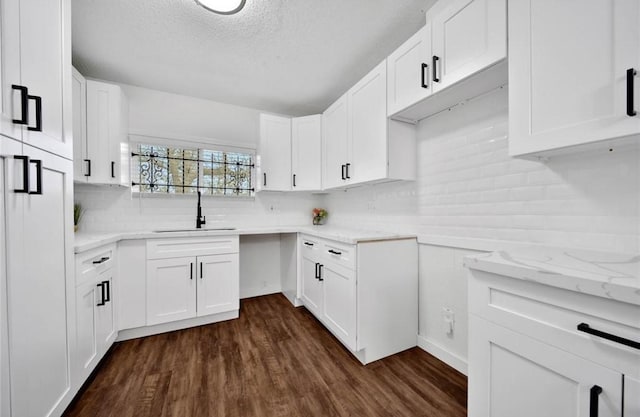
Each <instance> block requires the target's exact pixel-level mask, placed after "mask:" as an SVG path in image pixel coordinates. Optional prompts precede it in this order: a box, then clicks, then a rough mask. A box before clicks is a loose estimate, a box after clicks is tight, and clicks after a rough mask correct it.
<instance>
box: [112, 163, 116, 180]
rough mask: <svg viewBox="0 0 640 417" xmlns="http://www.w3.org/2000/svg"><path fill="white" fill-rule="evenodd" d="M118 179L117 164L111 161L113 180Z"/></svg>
mask: <svg viewBox="0 0 640 417" xmlns="http://www.w3.org/2000/svg"><path fill="white" fill-rule="evenodd" d="M115 177H116V163H115V162H114V161H111V178H115Z"/></svg>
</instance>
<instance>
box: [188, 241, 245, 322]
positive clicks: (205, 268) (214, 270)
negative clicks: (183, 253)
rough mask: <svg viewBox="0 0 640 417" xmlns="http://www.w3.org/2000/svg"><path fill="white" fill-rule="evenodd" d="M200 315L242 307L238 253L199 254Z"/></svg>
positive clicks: (198, 305) (198, 307) (198, 291)
mask: <svg viewBox="0 0 640 417" xmlns="http://www.w3.org/2000/svg"><path fill="white" fill-rule="evenodd" d="M197 261H198V264H197V265H198V274H197V275H198V284H197V287H198V290H197V293H198V302H197V311H198V317H200V316H206V315H209V314H217V313H224V312H227V311H234V310H238V309H239V308H240V301H239V300H240V277H239V271H240V270H239V265H238V254H237V253H231V254H227V255H211V256H198V258H197Z"/></svg>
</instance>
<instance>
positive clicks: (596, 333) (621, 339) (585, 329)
mask: <svg viewBox="0 0 640 417" xmlns="http://www.w3.org/2000/svg"><path fill="white" fill-rule="evenodd" d="M578 330H580V331H581V332H585V333H589V334H592V335H594V336H598V337H601V338H603V339H607V340H611V341H612V342H616V343H620V344H621V345H625V346H629V347H632V348H635V349H640V342H636V341H634V340H630V339H625V338H624V337H620V336H616V335H615V334H611V333H607V332H603V331H602V330H596V329H593V328H591V326H589V325H588V324H587V323H580V324H578Z"/></svg>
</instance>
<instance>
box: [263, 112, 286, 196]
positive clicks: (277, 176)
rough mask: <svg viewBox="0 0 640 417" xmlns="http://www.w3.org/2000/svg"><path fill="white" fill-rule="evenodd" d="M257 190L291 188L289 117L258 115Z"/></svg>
mask: <svg viewBox="0 0 640 417" xmlns="http://www.w3.org/2000/svg"><path fill="white" fill-rule="evenodd" d="M257 188H258V191H290V190H291V119H290V118H289V117H282V116H274V115H271V114H261V115H260V164H259V170H258V187H257Z"/></svg>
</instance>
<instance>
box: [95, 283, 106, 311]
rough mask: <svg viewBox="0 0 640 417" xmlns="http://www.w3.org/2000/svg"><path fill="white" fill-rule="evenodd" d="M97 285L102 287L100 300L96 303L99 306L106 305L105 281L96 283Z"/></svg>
mask: <svg viewBox="0 0 640 417" xmlns="http://www.w3.org/2000/svg"><path fill="white" fill-rule="evenodd" d="M96 286H97V287H100V302H99V303H98V304H96V305H97V306H98V307H100V306H103V305H105V303H106V301H105V299H104V282H101V283H100V284H98V285H96Z"/></svg>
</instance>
